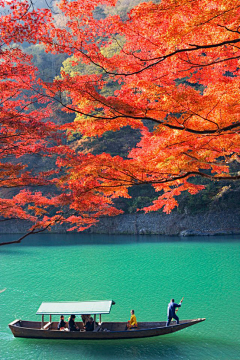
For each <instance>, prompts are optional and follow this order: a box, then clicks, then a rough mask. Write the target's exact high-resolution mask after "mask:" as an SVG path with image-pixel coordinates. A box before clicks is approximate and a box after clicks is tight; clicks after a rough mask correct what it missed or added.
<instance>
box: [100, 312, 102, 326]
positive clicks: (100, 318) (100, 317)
mask: <svg viewBox="0 0 240 360" xmlns="http://www.w3.org/2000/svg"><path fill="white" fill-rule="evenodd" d="M99 322H100V324H101V323H102V314H99Z"/></svg>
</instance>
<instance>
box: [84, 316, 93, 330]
mask: <svg viewBox="0 0 240 360" xmlns="http://www.w3.org/2000/svg"><path fill="white" fill-rule="evenodd" d="M84 329H85V330H86V331H93V330H94V322H93V318H92V317H90V319H89V321H87V322H86V325H85V326H84Z"/></svg>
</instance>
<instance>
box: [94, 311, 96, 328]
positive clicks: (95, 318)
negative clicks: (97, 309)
mask: <svg viewBox="0 0 240 360" xmlns="http://www.w3.org/2000/svg"><path fill="white" fill-rule="evenodd" d="M95 327H96V314H94V324H93V328H94V330H95Z"/></svg>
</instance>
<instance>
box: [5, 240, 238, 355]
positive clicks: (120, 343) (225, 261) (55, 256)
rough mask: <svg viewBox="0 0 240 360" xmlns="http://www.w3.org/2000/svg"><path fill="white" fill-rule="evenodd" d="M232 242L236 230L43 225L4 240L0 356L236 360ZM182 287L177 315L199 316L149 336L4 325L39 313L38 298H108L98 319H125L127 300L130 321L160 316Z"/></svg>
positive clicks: (235, 271) (235, 242)
mask: <svg viewBox="0 0 240 360" xmlns="http://www.w3.org/2000/svg"><path fill="white" fill-rule="evenodd" d="M16 238H17V235H1V237H0V241H1V242H2V241H6V240H7V241H11V240H13V239H16ZM239 250H240V237H239V236H232V237H230V236H229V237H226V236H225V237H200V238H199V237H189V238H184V239H181V238H177V237H174V238H172V237H160V236H107V235H83V234H69V235H64V234H61V235H58V234H57V235H56V234H44V235H43V234H42V235H35V236H32V237H31V238H28V239H26V240H24V241H23V242H22V243H21V244H17V245H8V246H2V247H0V289H3V288H6V290H5V291H4V292H3V293H1V294H0V359H1V360H11V359H18V360H55V359H56V360H57V359H60V360H65V359H66V360H68V359H69V360H70V359H71V360H72V359H81V360H85V359H87V360H101V359H106V360H110V359H129V360H132V359H134V360H135V359H136V360H138V359H139V360H141V359H171V360H172V359H184V360H188V359H189V360H202V359H203V360H208V359H209V360H210V359H218V360H221V359H226V360H237V359H240V342H239V338H240V319H239V305H240V303H239V299H240V283H239V274H240V261H239V260H240V257H239V253H240V252H239ZM183 296H184V300H183V304H182V307H181V309H179V312H178V315H179V317H180V319H193V318H199V317H206V321H204V322H202V323H200V324H197V325H194V326H192V327H190V328H188V329H185V330H182V331H180V332H178V333H175V334H171V335H165V336H160V337H155V338H147V339H132V340H112V341H92V342H91V341H86V340H85V341H65V342H64V341H59V340H37V339H21V338H14V337H13V335H12V333H11V331H10V329H9V328H8V323H10V322H11V321H13V320H14V319H16V318H21V319H23V320H35V321H40V318H39V316H37V315H35V313H36V311H37V309H38V307H39V305H40V304H41V302H42V301H70V300H73V301H82V300H104V299H107V300H108V299H113V300H114V301H115V302H116V305H114V306H113V307H112V311H111V314H110V315H104V316H103V321H104V320H105V321H127V320H128V319H129V316H130V310H131V309H134V310H135V314H136V317H137V320H138V321H148V320H149V321H164V320H165V319H166V309H167V304H168V302H169V300H170V298H172V297H174V298H175V300H176V301H180V299H181V298H182V297H183ZM54 320H56V321H57V320H58V317H56V318H54Z"/></svg>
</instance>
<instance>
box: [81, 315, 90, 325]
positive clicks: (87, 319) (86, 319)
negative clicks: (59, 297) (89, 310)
mask: <svg viewBox="0 0 240 360" xmlns="http://www.w3.org/2000/svg"><path fill="white" fill-rule="evenodd" d="M81 317H82V322H83V326H85V325H86V323H87V322H88V321H89V319H90V315H81Z"/></svg>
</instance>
